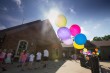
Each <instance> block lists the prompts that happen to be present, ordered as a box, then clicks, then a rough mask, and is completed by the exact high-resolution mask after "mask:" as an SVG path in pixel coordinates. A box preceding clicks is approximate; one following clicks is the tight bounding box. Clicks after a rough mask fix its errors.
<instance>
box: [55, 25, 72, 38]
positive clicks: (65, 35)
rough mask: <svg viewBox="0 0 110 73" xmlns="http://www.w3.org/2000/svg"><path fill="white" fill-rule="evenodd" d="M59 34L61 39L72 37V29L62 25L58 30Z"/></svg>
mask: <svg viewBox="0 0 110 73" xmlns="http://www.w3.org/2000/svg"><path fill="white" fill-rule="evenodd" d="M57 35H58V37H59V38H60V39H61V40H65V39H69V38H71V34H70V30H69V29H68V28H67V27H61V28H59V29H58V31H57Z"/></svg>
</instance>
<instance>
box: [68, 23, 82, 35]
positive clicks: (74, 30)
mask: <svg viewBox="0 0 110 73" xmlns="http://www.w3.org/2000/svg"><path fill="white" fill-rule="evenodd" d="M70 32H71V35H73V36H76V35H77V34H79V33H80V32H81V29H80V27H79V26H78V25H77V24H73V25H72V26H71V27H70Z"/></svg>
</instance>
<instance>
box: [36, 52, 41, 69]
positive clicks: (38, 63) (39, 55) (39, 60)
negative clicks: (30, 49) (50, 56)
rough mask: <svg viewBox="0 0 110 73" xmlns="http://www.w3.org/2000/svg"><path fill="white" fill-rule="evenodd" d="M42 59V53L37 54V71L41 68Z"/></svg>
mask: <svg viewBox="0 0 110 73" xmlns="http://www.w3.org/2000/svg"><path fill="white" fill-rule="evenodd" d="M41 57H42V54H41V52H40V51H38V52H37V54H36V62H37V63H36V66H37V67H36V69H37V68H40V62H41Z"/></svg>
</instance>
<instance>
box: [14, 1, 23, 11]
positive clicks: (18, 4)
mask: <svg viewBox="0 0 110 73" xmlns="http://www.w3.org/2000/svg"><path fill="white" fill-rule="evenodd" d="M13 1H14V2H15V3H16V4H17V6H18V8H19V9H20V12H23V7H22V1H21V0H13Z"/></svg>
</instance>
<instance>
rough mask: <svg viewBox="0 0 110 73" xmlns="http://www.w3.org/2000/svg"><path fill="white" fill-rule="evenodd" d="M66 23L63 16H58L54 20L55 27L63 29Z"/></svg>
mask: <svg viewBox="0 0 110 73" xmlns="http://www.w3.org/2000/svg"><path fill="white" fill-rule="evenodd" d="M66 23H67V20H66V17H65V16H64V15H58V17H57V19H56V25H57V26H58V27H65V26H66Z"/></svg>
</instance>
